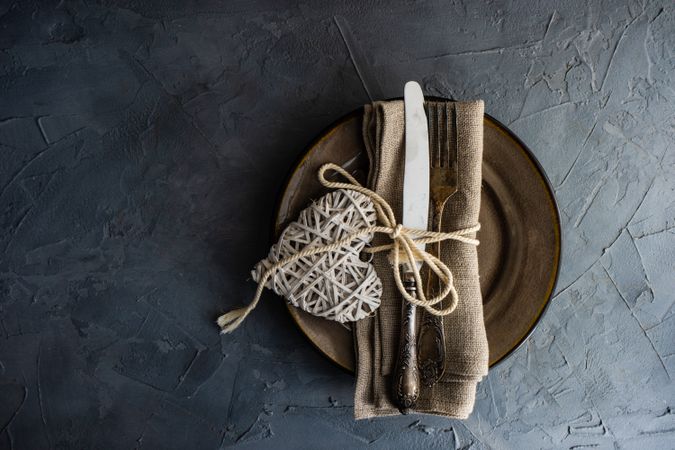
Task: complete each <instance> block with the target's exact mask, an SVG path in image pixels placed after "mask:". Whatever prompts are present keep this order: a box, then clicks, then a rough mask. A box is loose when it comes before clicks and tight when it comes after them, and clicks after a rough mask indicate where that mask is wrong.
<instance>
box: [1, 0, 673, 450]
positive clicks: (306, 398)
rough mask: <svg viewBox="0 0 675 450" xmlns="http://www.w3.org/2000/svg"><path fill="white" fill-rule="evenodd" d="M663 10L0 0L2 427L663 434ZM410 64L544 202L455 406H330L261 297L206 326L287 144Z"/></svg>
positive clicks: (43, 430)
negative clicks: (553, 213) (529, 330)
mask: <svg viewBox="0 0 675 450" xmlns="http://www.w3.org/2000/svg"><path fill="white" fill-rule="evenodd" d="M674 29H675V8H673V5H672V3H671V2H667V1H643V2H640V1H619V2H616V1H611V2H610V1H604V2H581V1H576V0H575V1H570V2H564V3H561V2H558V3H555V4H554V3H551V2H544V1H540V2H532V1H526V0H513V1H496V2H487V3H482V2H467V1H464V2H462V1H452V2H440V1H429V2H424V3H420V4H418V3H410V2H400V1H394V2H391V1H388V2H375V3H373V4H369V5H364V4H361V3H360V2H352V3H351V4H340V5H339V4H337V2H328V1H322V2H306V1H297V0H296V1H285V2H271V1H264V0H263V1H249V2H222V3H221V2H214V1H206V2H200V3H194V4H193V3H185V2H178V1H174V2H152V1H133V2H132V1H128V2H124V1H123V2H106V1H103V2H98V3H96V4H87V3H84V2H70V1H65V2H30V1H25V2H2V4H1V5H0V30H1V31H0V49H1V51H0V148H1V149H2V158H1V160H0V161H1V164H0V207H1V208H2V215H1V216H0V227H1V229H2V233H0V248H1V249H2V259H1V260H0V287H1V292H2V295H1V296H0V399H1V400H2V401H0V448H17V449H19V448H21V449H23V448H107V449H112V448H143V447H145V448H193V447H194V448H219V447H234V448H242V449H243V448H263V447H264V448H267V447H289V448H345V447H372V448H435V447H439V448H440V447H443V448H448V447H450V448H476V449H481V448H523V449H525V448H585V447H592V448H599V449H602V448H649V449H658V448H673V446H674V445H673V442H675V413H673V408H675V384H674V383H673V377H675V346H674V345H673V343H674V342H675V308H674V307H673V305H674V303H675V277H674V276H673V275H674V273H673V272H674V269H675V232H674V227H675V151H674V150H673V148H674V145H675V83H674V82H673V77H674V75H673V74H675V58H674V57H673V52H674V50H675V33H673V30H674ZM356 68H358V71H357V70H355V69H356ZM408 79H417V80H419V81H420V82H422V84H423V86H424V89H425V91H426V92H427V93H429V94H436V95H443V96H449V97H454V98H459V99H472V98H482V99H484V100H485V102H486V110H487V111H488V112H489V113H490V114H492V115H493V116H495V117H496V118H498V119H499V120H501V121H502V122H504V123H507V124H508V125H509V126H510V127H511V128H512V129H513V130H514V131H515V132H516V133H517V134H518V135H519V136H520V137H521V138H522V139H523V140H524V141H525V142H526V143H527V144H528V145H529V146H530V147H531V148H532V150H533V151H534V153H535V154H536V156H537V157H538V158H539V160H540V161H541V163H542V164H543V166H544V168H545V169H546V171H547V173H548V175H549V177H550V178H551V181H552V183H553V185H554V188H555V191H556V195H557V198H558V202H559V205H560V209H561V216H562V220H563V243H564V248H563V263H562V271H561V276H560V281H559V284H558V289H557V293H556V296H555V299H554V301H553V302H552V305H551V307H550V308H549V311H548V313H547V314H546V316H545V318H544V319H543V321H542V322H541V325H540V327H539V328H538V329H537V330H536V332H535V333H534V335H533V336H532V337H531V338H530V339H529V340H528V341H527V343H526V344H525V345H524V346H523V347H522V348H520V349H519V350H518V351H517V352H516V353H515V354H514V355H513V356H512V357H511V358H510V359H509V360H508V361H506V362H504V363H503V364H501V365H499V366H498V367H496V368H494V369H493V370H491V371H490V374H489V376H488V377H487V378H486V379H485V380H484V381H483V382H482V383H481V384H480V386H479V390H478V401H477V405H476V409H475V412H474V413H473V415H472V416H471V417H470V419H469V420H467V421H465V422H459V421H450V420H445V419H440V418H432V417H424V416H418V417H416V416H412V417H397V418H387V419H377V420H370V421H362V422H355V421H354V420H353V419H352V414H353V411H352V407H351V405H352V395H353V380H352V377H351V376H350V375H348V374H345V373H343V372H341V371H340V370H338V369H336V368H335V367H333V366H332V365H331V363H329V362H328V361H326V360H324V359H323V358H322V357H321V356H320V355H319V354H318V353H317V352H315V351H314V350H313V349H312V348H311V346H310V345H309V344H308V343H307V342H306V341H305V339H304V338H303V337H302V336H301V335H300V333H299V332H298V331H297V330H296V329H295V328H294V326H293V323H292V322H291V320H290V319H289V317H288V316H287V314H286V313H285V311H284V309H285V306H284V305H283V304H282V302H280V301H279V300H278V299H276V298H275V297H274V296H272V295H269V294H267V295H266V296H265V298H264V299H263V301H262V302H261V305H260V306H259V307H258V309H257V310H256V312H255V314H254V315H253V316H252V317H251V319H250V320H249V321H247V322H246V323H245V324H244V325H243V327H242V328H241V329H240V330H238V331H237V332H236V333H235V334H234V335H232V336H226V337H221V336H219V335H218V330H217V329H216V326H215V324H213V319H214V318H215V317H216V315H217V314H218V313H219V312H220V311H223V310H225V309H227V308H230V307H233V306H236V305H239V304H241V303H244V302H246V301H247V300H248V299H249V298H250V297H251V295H252V293H253V290H254V286H253V284H252V283H251V282H250V281H247V279H248V276H249V275H248V270H249V268H250V267H252V266H253V264H254V263H255V262H256V261H257V259H258V258H259V257H260V256H261V255H264V254H265V253H266V247H267V245H268V241H267V237H268V236H269V230H270V228H271V222H272V212H273V208H274V206H275V201H276V195H277V193H278V192H279V189H280V187H281V185H282V183H283V180H284V177H285V176H286V173H287V170H288V169H289V168H290V167H291V165H292V164H293V162H294V161H295V159H296V157H297V156H298V154H299V153H300V152H301V150H302V149H303V147H304V146H305V145H306V144H307V142H309V141H310V140H311V139H312V138H313V137H314V135H315V134H316V133H317V132H319V131H320V130H321V129H322V128H323V127H325V126H326V125H328V124H329V123H331V122H332V121H333V120H335V119H336V118H338V117H340V116H341V115H343V114H345V113H347V112H349V111H351V110H352V109H354V108H356V107H358V106H360V105H362V104H363V103H366V102H368V101H369V97H372V98H387V97H393V96H398V95H400V89H401V86H403V83H404V82H405V81H406V80H408Z"/></svg>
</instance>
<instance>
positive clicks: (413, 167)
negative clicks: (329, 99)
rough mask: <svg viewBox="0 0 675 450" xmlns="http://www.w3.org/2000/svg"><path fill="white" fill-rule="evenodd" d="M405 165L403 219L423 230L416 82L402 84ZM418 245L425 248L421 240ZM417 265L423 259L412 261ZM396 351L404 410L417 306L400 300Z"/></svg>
mask: <svg viewBox="0 0 675 450" xmlns="http://www.w3.org/2000/svg"><path fill="white" fill-rule="evenodd" d="M403 102H404V111H405V168H404V172H403V173H404V175H403V214H402V216H403V217H402V223H403V226H404V227H407V228H417V229H421V230H426V229H427V225H428V220H429V176H430V175H429V172H430V171H429V130H428V128H427V117H426V113H425V111H424V94H423V93H422V88H421V87H420V85H419V84H417V83H416V82H414V81H409V82H407V83H406V84H405V88H404V94H403ZM418 248H420V249H421V250H424V244H419V245H418ZM415 264H416V265H417V269H418V270H419V268H420V267H421V266H422V262H421V261H420V262H415ZM401 270H402V271H403V274H402V279H403V284H404V286H405V288H406V291H407V292H408V293H409V294H410V295H416V293H417V289H418V288H419V289H421V288H422V287H421V286H419V287H418V286H416V282H415V278H414V277H413V275H412V268H411V267H409V266H408V265H407V264H404V265H403V266H402V267H401ZM402 310H403V311H402V319H401V332H400V341H399V353H398V359H397V363H396V372H395V380H394V396H395V398H396V403H397V404H398V407H399V410H400V411H401V412H402V413H403V414H407V413H408V412H410V410H411V409H412V408H413V407H414V406H415V403H416V402H417V399H418V398H419V392H420V381H419V372H418V368H417V336H416V335H417V311H416V310H417V307H416V306H415V305H412V304H410V303H408V302H407V301H404V302H403V306H402Z"/></svg>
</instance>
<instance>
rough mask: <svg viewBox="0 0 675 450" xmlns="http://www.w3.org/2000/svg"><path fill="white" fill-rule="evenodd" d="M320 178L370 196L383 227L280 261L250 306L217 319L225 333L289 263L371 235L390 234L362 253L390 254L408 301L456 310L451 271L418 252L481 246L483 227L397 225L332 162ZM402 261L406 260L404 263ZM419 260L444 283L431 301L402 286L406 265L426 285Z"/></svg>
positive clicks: (384, 206) (383, 204) (385, 206)
mask: <svg viewBox="0 0 675 450" xmlns="http://www.w3.org/2000/svg"><path fill="white" fill-rule="evenodd" d="M329 170H333V171H335V172H337V173H339V174H340V175H342V176H343V177H344V178H346V179H347V180H348V181H349V183H341V182H335V181H328V180H327V179H326V177H325V174H326V172H327V171H329ZM318 177H319V181H320V182H321V184H322V185H324V186H325V187H327V188H333V189H349V190H353V191H356V192H360V193H361V194H364V195H366V196H367V197H369V198H370V200H371V201H372V202H373V206H374V207H375V210H376V211H377V217H378V221H379V222H380V223H381V225H375V226H370V227H366V228H362V229H359V230H356V231H355V232H353V233H351V234H349V235H348V236H346V237H345V238H343V239H340V240H338V241H336V242H333V243H330V244H326V245H322V246H316V247H305V248H304V249H303V250H301V251H299V252H298V253H296V254H294V255H292V256H288V257H287V258H284V259H281V260H279V261H278V262H276V263H275V264H273V265H271V266H270V267H268V268H267V270H265V271H264V272H263V274H262V276H260V278H259V280H258V289H257V290H256V293H255V296H254V297H253V300H252V301H251V303H250V304H249V305H248V306H246V307H244V308H240V309H235V310H232V311H230V312H228V313H225V314H223V315H222V316H220V317H218V321H217V322H218V325H219V326H220V328H221V329H222V332H223V333H230V332H232V331H234V330H235V329H236V328H237V327H238V326H239V325H240V324H241V323H242V322H243V321H244V319H245V318H246V316H248V315H249V313H250V312H251V311H253V309H254V308H255V307H256V305H257V304H258V301H259V300H260V297H261V295H262V292H263V289H264V287H265V284H266V283H267V281H268V280H269V279H270V277H272V276H273V275H274V274H275V273H276V272H277V271H278V270H279V269H282V268H284V267H285V266H287V265H289V264H293V263H295V262H296V261H298V260H299V259H302V258H306V257H308V256H312V255H316V254H319V253H327V252H331V251H334V250H336V249H338V248H340V247H343V246H348V245H350V244H351V243H352V242H353V241H354V240H356V239H359V238H361V237H363V236H366V235H368V234H371V233H384V234H387V235H389V237H390V238H391V240H392V243H391V244H388V245H381V246H378V247H371V248H366V249H364V250H363V252H364V253H379V252H382V251H390V256H391V259H392V266H393V267H392V269H393V275H394V280H395V282H396V287H397V288H398V290H399V292H400V293H401V295H402V297H403V298H404V299H405V300H406V301H407V302H409V303H411V304H413V305H416V306H419V307H422V308H424V309H425V310H427V311H428V312H429V313H430V314H433V315H436V316H445V315H448V314H450V313H451V312H453V311H454V310H455V308H456V307H457V302H458V298H457V290H456V289H455V285H454V283H453V277H452V272H451V271H450V268H448V266H447V265H446V264H445V263H444V262H443V261H441V260H440V259H438V258H437V257H435V256H433V255H431V254H429V253H427V252H426V251H424V250H421V249H419V248H418V245H421V244H431V243H433V242H440V241H445V240H449V239H452V240H455V241H459V242H464V243H465V244H469V245H478V240H477V239H475V238H473V237H471V236H472V235H473V233H475V232H476V231H478V230H479V229H480V224H476V225H474V226H472V227H468V228H464V229H461V230H456V231H451V232H447V233H445V232H434V231H428V230H418V229H415V228H406V227H404V226H403V225H402V224H400V223H398V224H397V223H396V216H395V215H394V211H393V210H392V208H391V206H390V205H389V203H387V201H386V200H384V199H383V198H382V197H381V196H380V195H378V194H377V193H376V192H373V191H371V190H370V189H367V188H365V187H363V186H361V184H360V183H359V182H358V181H356V179H355V178H354V177H352V176H351V175H350V174H349V173H347V172H346V171H345V170H344V169H343V168H342V167H340V166H338V165H336V164H333V163H328V164H324V165H323V166H321V167H320V168H319V173H318ZM401 258H403V260H401ZM417 261H422V263H423V264H426V265H427V266H428V267H429V269H431V271H432V272H433V273H435V274H436V276H438V278H439V279H440V280H441V283H442V284H443V289H441V292H439V293H438V295H436V296H434V297H432V298H430V299H427V298H426V295H425V293H424V289H418V290H417V295H418V297H419V298H417V297H414V296H412V295H410V294H408V293H407V292H406V290H405V287H404V286H403V282H402V281H401V274H400V271H399V266H400V265H401V264H406V265H407V266H408V268H409V270H411V271H412V273H413V277H414V279H415V282H416V283H417V286H424V284H423V283H422V278H421V276H420V270H419V268H418V267H417V264H416V262H417ZM448 295H449V296H450V301H449V305H448V306H447V307H446V308H443V309H438V308H437V307H436V305H438V304H439V303H440V302H441V301H443V300H444V299H445V298H446V297H447V296H448Z"/></svg>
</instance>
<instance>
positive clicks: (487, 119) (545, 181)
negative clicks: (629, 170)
mask: <svg viewBox="0 0 675 450" xmlns="http://www.w3.org/2000/svg"><path fill="white" fill-rule="evenodd" d="M425 99H429V100H435V101H451V100H449V99H446V98H442V97H435V96H426V97H425ZM391 100H400V98H392V99H389V100H387V101H391ZM363 111H364V107H363V106H360V107H359V108H356V109H355V110H353V111H351V112H349V113H347V114H345V115H343V116H341V117H340V118H338V119H337V120H335V121H333V122H331V123H330V124H329V125H328V126H326V127H324V128H323V129H322V130H321V131H320V132H319V133H317V135H316V137H314V138H313V139H312V140H311V141H310V142H309V144H307V145H306V146H305V147H304V148H303V149H302V151H301V152H300V154H299V156H298V157H297V158H296V159H295V162H294V163H293V164H292V165H291V167H290V169H289V170H288V171H287V174H286V177H285V179H284V183H283V185H282V187H281V192H280V193H279V195H278V196H277V202H276V207H275V210H274V216H273V223H272V227H271V228H272V229H271V233H270V242H275V241H276V236H277V234H278V230H277V222H278V219H279V213H280V210H281V204H282V202H283V199H284V197H285V196H286V193H287V192H288V188H289V185H290V182H291V180H292V179H293V176H294V175H295V173H296V172H297V171H298V169H299V168H300V166H301V165H302V163H303V162H304V161H305V160H306V159H307V158H308V157H309V154H310V152H311V151H312V149H313V148H314V147H316V146H317V145H318V144H319V143H320V142H322V141H323V140H325V139H327V138H328V137H330V135H331V134H332V133H333V132H334V131H335V130H336V129H337V128H338V127H339V126H340V125H342V124H343V123H345V122H348V121H349V120H352V119H354V118H357V117H359V116H362V115H363ZM483 123H484V124H488V125H489V126H492V127H493V128H495V129H496V130H497V131H499V132H500V133H502V134H503V135H504V136H505V137H506V138H508V139H510V140H512V141H513V142H515V143H516V144H517V145H516V147H518V148H519V149H520V150H521V152H522V153H523V155H524V156H525V159H526V160H527V161H529V163H530V164H531V165H532V167H533V168H534V172H535V173H537V174H538V175H539V177H538V179H539V181H540V182H541V183H542V185H543V186H544V189H545V191H546V192H547V194H548V195H547V198H548V200H549V202H548V206H549V208H550V210H551V212H552V213H553V217H554V218H555V220H554V223H553V225H554V227H553V232H554V238H555V241H556V246H555V249H554V264H553V269H554V270H553V275H552V277H551V278H550V280H549V285H548V287H547V291H546V295H545V297H546V300H545V301H544V302H543V304H542V306H540V308H539V311H538V312H537V314H536V316H535V317H534V319H533V321H532V323H531V324H530V325H529V326H528V329H527V331H526V332H525V333H524V334H523V335H522V336H521V337H520V339H518V340H517V341H516V343H515V344H514V345H513V347H511V348H510V349H509V350H508V351H507V352H505V353H504V354H503V355H501V356H500V357H499V358H498V359H497V360H496V361H494V362H492V363H490V364H489V368H490V369H493V368H495V367H497V366H499V365H500V364H501V363H503V362H504V361H505V360H507V359H508V358H509V357H510V356H511V355H513V354H514V353H515V352H516V351H517V350H518V349H520V347H522V346H523V344H524V343H525V342H526V341H527V340H528V339H529V337H530V336H532V334H533V333H534V331H535V330H536V329H537V326H538V325H539V324H540V323H541V321H542V319H543V318H544V316H545V314H546V312H547V311H548V308H549V306H550V304H551V302H552V301H553V298H554V292H555V289H556V286H557V284H558V278H559V275H560V266H561V259H562V224H561V221H560V209H559V206H558V202H557V199H556V196H555V190H554V189H553V185H552V183H551V180H550V179H549V177H548V175H547V174H546V172H545V171H544V168H543V167H542V165H541V163H540V162H539V160H538V159H537V158H536V156H535V155H534V153H533V152H532V150H531V149H530V148H529V147H528V146H527V145H526V144H525V143H524V142H523V141H522V139H520V138H519V137H518V136H516V135H515V134H514V133H513V132H512V131H511V130H510V129H509V128H508V127H507V126H506V125H504V124H503V123H502V122H500V121H499V120H497V119H495V118H494V117H493V116H491V115H490V114H488V113H484V117H483ZM294 308H295V307H294V306H293V305H291V304H289V303H288V302H286V309H287V310H288V312H289V315H290V316H291V319H292V320H293V322H294V324H295V326H296V328H297V329H298V330H300V332H301V333H302V334H303V335H304V337H305V339H307V340H308V341H309V343H310V344H311V345H312V347H314V348H315V349H316V350H317V351H318V352H319V353H320V354H321V356H323V357H324V358H327V359H328V360H329V361H331V362H332V363H333V364H334V365H336V366H338V367H339V368H341V369H342V370H345V371H347V372H349V373H351V374H354V373H355V371H354V369H353V368H350V367H347V366H345V365H343V364H342V363H340V362H339V361H337V360H336V359H334V358H332V357H331V356H330V355H328V354H327V353H326V352H325V351H324V350H323V349H322V348H321V347H319V346H318V345H317V344H316V343H315V342H314V341H313V340H312V339H311V338H310V337H309V335H308V334H307V333H306V332H305V330H304V328H303V327H302V326H301V325H300V322H299V321H298V319H297V318H296V315H295V314H293V312H294V311H293V309H294Z"/></svg>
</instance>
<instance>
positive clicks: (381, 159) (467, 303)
mask: <svg viewBox="0 0 675 450" xmlns="http://www.w3.org/2000/svg"><path fill="white" fill-rule="evenodd" d="M444 106H445V103H443V102H426V108H427V111H429V108H438V107H444ZM447 106H448V114H447V118H446V117H445V115H435V116H432V117H439V119H437V120H447V121H448V124H447V126H448V128H447V129H448V130H450V132H449V133H448V134H449V135H450V136H449V137H450V138H449V139H448V145H450V146H455V145H457V147H458V148H457V156H458V166H459V186H458V191H457V193H456V194H454V195H453V196H452V197H451V198H450V199H449V201H448V203H447V204H446V207H445V211H444V215H443V231H452V230H458V229H462V228H466V227H470V226H472V225H475V224H476V223H477V222H478V213H479V209H480V191H481V162H482V156H483V102H482V101H475V102H449V103H448V105H447ZM455 116H456V121H455ZM455 123H456V124H457V125H456V130H455V125H454V124H455ZM404 130H405V117H404V110H403V102H402V101H390V102H376V103H373V104H372V105H366V107H365V113H364V120H363V136H364V140H365V144H366V148H367V151H368V157H369V159H370V173H369V178H368V187H369V188H370V189H372V190H374V191H375V192H377V193H378V194H379V195H380V196H382V197H383V198H384V199H385V200H386V201H387V202H388V203H389V204H390V205H391V206H392V208H394V211H395V213H396V215H397V221H398V222H399V223H400V221H401V208H402V202H403V198H402V192H403V166H404V161H405V146H404ZM454 133H456V135H455V134H454ZM430 138H431V139H432V140H434V139H436V136H434V135H433V133H432V134H430ZM430 144H431V146H433V145H434V142H433V141H432V142H431V143H430ZM432 148H433V147H432ZM377 239H378V238H376V241H375V242H374V245H379V244H381V243H382V244H383V243H387V242H386V241H387V238H386V237H379V239H381V242H378V240H377ZM441 260H442V261H443V262H444V263H445V264H447V265H448V267H449V268H450V270H451V271H452V273H453V275H454V284H455V287H456V289H457V293H458V297H459V303H458V305H457V308H456V309H455V311H453V312H452V313H451V314H450V315H447V316H444V318H443V319H444V320H443V323H444V328H445V336H446V342H445V347H446V368H445V373H444V375H443V377H442V378H441V380H440V381H439V382H438V383H436V384H435V385H434V386H433V387H431V388H427V387H424V386H422V387H421V392H420V397H419V400H418V402H417V406H416V407H415V408H414V410H415V412H419V413H427V414H436V415H441V416H447V417H453V418H460V419H463V418H466V417H468V415H469V414H470V413H471V411H472V410H473V405H474V401H475V397H476V385H477V383H478V381H480V380H481V378H482V377H484V376H485V375H487V369H488V344H487V337H486V335H485V326H484V323H483V303H482V298H481V292H480V284H479V279H478V257H477V252H476V247H475V246H473V245H467V244H465V243H462V242H458V241H454V240H448V241H444V242H443V243H442V244H441ZM373 264H374V265H375V268H376V270H377V272H378V275H379V276H380V278H381V280H382V284H383V293H382V300H381V306H380V308H379V310H378V311H377V314H376V315H375V316H374V317H371V318H367V319H363V320H360V321H358V322H355V324H354V327H353V329H354V342H355V346H356V360H357V361H356V391H355V396H354V397H355V398H354V416H355V417H356V418H357V419H364V418H368V417H373V416H386V415H393V414H398V413H399V411H398V408H397V407H396V405H395V404H394V399H393V395H392V385H391V383H392V377H393V373H394V370H395V365H396V358H397V354H398V344H399V332H400V323H401V301H402V299H401V294H400V293H399V292H398V290H397V288H396V285H395V283H394V278H393V275H392V270H391V266H390V263H389V260H388V259H387V255H386V254H384V253H379V254H376V255H375V256H374V259H373Z"/></svg>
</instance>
